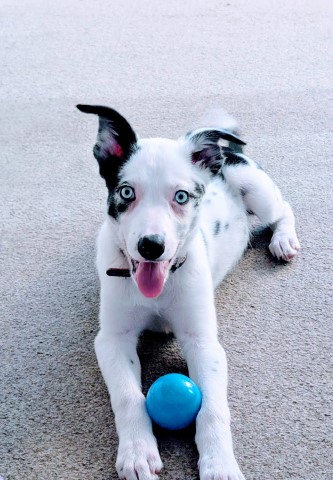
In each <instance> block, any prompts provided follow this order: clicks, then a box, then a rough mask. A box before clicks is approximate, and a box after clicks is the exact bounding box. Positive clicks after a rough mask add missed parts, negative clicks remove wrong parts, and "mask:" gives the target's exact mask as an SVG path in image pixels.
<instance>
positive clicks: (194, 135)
mask: <svg viewBox="0 0 333 480" xmlns="http://www.w3.org/2000/svg"><path fill="white" fill-rule="evenodd" d="M185 140H186V141H187V142H189V144H190V150H191V156H192V163H194V164H195V165H198V166H199V167H202V168H207V169H209V170H210V172H211V173H212V174H214V175H216V174H218V173H219V172H220V170H221V167H222V164H223V148H224V147H225V146H226V142H227V146H228V147H230V148H232V150H233V151H242V149H241V148H240V147H241V146H242V145H246V143H245V142H243V140H241V139H240V138H239V137H238V136H237V135H236V134H234V133H233V132H230V131H229V130H223V129H216V128H213V129H212V128H209V129H208V128H202V129H198V130H194V131H191V132H188V133H187V134H186V135H185ZM223 141H226V142H223Z"/></svg>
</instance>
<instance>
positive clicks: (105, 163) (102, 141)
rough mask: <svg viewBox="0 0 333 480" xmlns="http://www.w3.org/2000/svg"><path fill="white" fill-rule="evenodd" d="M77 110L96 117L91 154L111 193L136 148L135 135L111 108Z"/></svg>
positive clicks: (97, 107)
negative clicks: (95, 139) (97, 124)
mask: <svg viewBox="0 0 333 480" xmlns="http://www.w3.org/2000/svg"><path fill="white" fill-rule="evenodd" d="M77 108H78V109H79V110H80V111H81V112H84V113H93V114H95V115H98V119H99V126H98V133H97V141H96V144H95V146H94V148H93V153H94V157H95V158H96V160H97V161H98V164H99V172H100V175H101V177H103V178H104V180H105V182H106V186H107V188H108V189H109V191H112V190H113V189H114V188H115V187H116V185H117V184H118V181H119V178H118V175H119V171H120V169H121V167H122V166H123V165H124V164H125V163H126V161H127V160H128V159H129V158H130V156H131V155H133V153H134V152H135V151H136V150H137V148H138V145H137V138H136V134H135V132H134V130H133V129H132V127H131V126H130V124H129V123H128V122H127V120H126V119H125V118H124V117H122V116H121V115H120V114H119V113H118V112H117V111H116V110H113V109H112V108H109V107H103V106H99V105H77Z"/></svg>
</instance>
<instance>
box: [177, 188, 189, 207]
mask: <svg viewBox="0 0 333 480" xmlns="http://www.w3.org/2000/svg"><path fill="white" fill-rule="evenodd" d="M188 199H189V195H188V193H187V192H185V191H184V190H178V192H176V194H175V200H176V202H177V203H179V205H183V204H184V203H186V202H188Z"/></svg>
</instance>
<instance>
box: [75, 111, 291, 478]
mask: <svg viewBox="0 0 333 480" xmlns="http://www.w3.org/2000/svg"><path fill="white" fill-rule="evenodd" d="M79 109H80V110H82V111H84V112H87V113H95V114H97V115H99V122H100V127H99V133H98V139H97V144H96V145H95V148H94V154H95V157H96V158H97V160H98V162H99V166H100V173H101V175H102V176H103V177H104V179H105V181H106V184H107V187H108V191H109V197H108V216H107V219H106V221H105V223H104V225H103V226H102V229H101V231H100V234H99V238H98V250H97V251H98V253H97V267H98V272H99V276H100V282H101V305H100V322H101V329H100V332H99V334H98V336H97V338H96V343H95V347H96V354H97V358H98V362H99V365H100V368H101V371H102V373H103V376H104V379H105V382H106V384H107V387H108V390H109V393H110V397H111V403H112V407H113V410H114V414H115V421H116V426H117V431H118V435H119V451H118V458H117V471H118V474H119V476H120V478H122V479H126V480H137V479H139V480H152V479H154V478H156V475H157V474H158V472H159V471H160V469H161V468H162V463H161V460H160V457H159V453H158V450H157V444H156V440H155V437H154V435H153V433H152V426H151V421H150V419H149V417H148V415H147V412H146V409H145V398H144V396H143V394H142V391H141V381H140V362H139V358H138V356H137V352H136V346H137V340H138V336H139V335H140V333H141V332H142V331H143V330H145V329H162V330H166V331H173V332H174V334H175V336H176V338H177V339H178V341H179V342H180V345H181V347H182V350H183V353H184V356H185V358H186V361H187V364H188V368H189V375H190V376H191V378H192V379H193V380H194V381H195V382H196V383H197V384H198V385H199V387H200V389H201V391H202V394H203V402H202V407H201V409H200V412H199V414H198V416H197V420H196V422H197V423H196V443H197V446H198V450H199V456H200V458H199V468H200V479H201V480H241V479H244V477H243V475H242V473H241V471H240V469H239V467H238V465H237V462H236V460H235V457H234V454H233V447H232V439H231V432H230V414H229V409H228V404H227V366H226V358H225V353H224V350H223V348H222V346H221V345H220V343H219V341H218V338H217V324H216V313H215V307H214V287H215V286H216V285H217V284H218V283H219V282H220V281H221V280H222V279H223V278H224V276H225V275H226V274H227V273H228V272H229V271H230V269H231V268H232V267H233V266H234V265H235V263H237V261H238V260H239V259H240V258H241V256H242V253H243V252H244V249H245V248H246V246H247V243H248V240H249V225H248V212H251V213H253V214H255V215H257V216H258V217H259V219H260V220H261V221H262V223H264V224H267V225H270V226H271V228H272V230H273V237H272V241H271V245H270V250H271V252H272V254H273V255H275V256H276V257H278V258H281V259H284V260H290V259H291V258H292V257H293V256H295V255H296V253H297V250H298V249H299V244H298V241H297V237H296V232H295V226H294V217H293V213H292V210H291V208H290V206H289V204H288V203H287V202H285V201H284V200H283V199H282V196H281V194H280V192H279V190H278V189H277V187H276V186H275V185H274V183H273V182H272V181H271V179H270V178H269V177H268V176H267V175H266V174H265V173H264V172H263V170H261V169H260V168H259V167H258V165H257V164H256V163H255V162H253V161H251V160H250V159H248V158H247V157H245V156H244V155H243V154H242V153H237V152H236V150H238V151H239V147H238V146H237V145H240V144H242V143H243V142H242V141H241V140H240V139H239V138H238V137H237V136H236V135H235V134H233V133H232V132H229V131H226V130H223V127H224V125H220V127H222V128H206V129H200V130H195V131H193V132H190V133H189V134H187V135H186V136H185V137H183V138H181V139H179V140H178V141H173V140H166V139H143V140H138V139H137V137H136V135H135V133H134V131H133V130H132V129H131V127H130V126H129V124H128V123H127V121H126V120H125V119H124V118H123V117H121V116H120V115H119V114H118V113H117V112H115V111H114V110H111V109H107V108H105V107H89V106H82V105H81V106H79ZM221 139H224V140H225V141H228V142H229V145H230V146H231V147H235V149H234V150H233V149H230V148H227V147H225V146H222V145H221ZM110 268H111V270H110ZM122 269H123V270H122ZM107 271H109V273H110V272H111V273H113V274H117V273H118V274H119V275H121V274H122V272H126V271H128V272H129V273H128V275H129V276H131V277H132V278H126V277H125V278H121V277H110V276H108V275H107V274H106V272H107Z"/></svg>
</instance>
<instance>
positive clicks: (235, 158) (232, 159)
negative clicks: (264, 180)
mask: <svg viewBox="0 0 333 480" xmlns="http://www.w3.org/2000/svg"><path fill="white" fill-rule="evenodd" d="M222 152H223V160H224V161H223V163H224V165H227V166H230V165H249V162H248V161H247V160H245V158H244V157H242V156H240V155H238V154H237V153H235V152H233V151H232V150H231V149H230V148H227V147H223V148H222Z"/></svg>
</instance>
